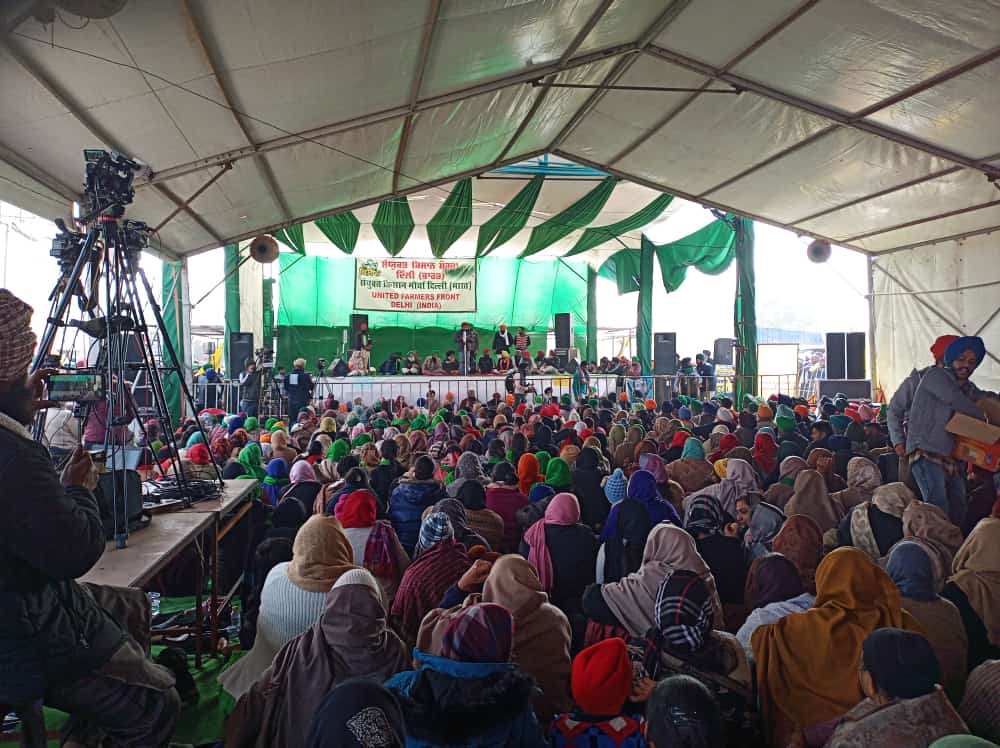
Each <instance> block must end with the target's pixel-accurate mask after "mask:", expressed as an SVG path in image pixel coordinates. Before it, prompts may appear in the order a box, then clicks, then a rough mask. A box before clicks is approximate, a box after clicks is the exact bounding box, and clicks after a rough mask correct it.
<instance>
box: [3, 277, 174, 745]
mask: <svg viewBox="0 0 1000 748" xmlns="http://www.w3.org/2000/svg"><path fill="white" fill-rule="evenodd" d="M31 312H32V310H31V307H30V306H28V305H27V304H25V303H24V302H23V301H21V300H20V299H18V298H17V297H16V296H14V295H13V294H11V293H10V292H9V291H7V290H6V289H0V610H3V611H4V615H3V616H0V703H3V704H6V705H12V706H17V707H25V708H27V707H30V706H31V705H32V704H35V703H37V702H38V701H43V702H44V703H45V705H47V706H50V707H53V708H56V709H60V710H62V711H64V712H67V713H69V715H70V723H69V726H68V729H67V732H68V733H69V736H70V740H71V741H78V742H80V743H83V744H86V745H90V744H91V740H90V738H92V737H94V736H93V732H94V731H97V732H99V733H103V734H104V735H106V736H107V737H109V738H110V739H111V741H112V742H113V743H114V744H115V745H148V746H162V745H166V743H167V741H168V740H169V739H170V735H171V733H172V732H173V727H174V723H175V722H176V720H177V714H178V712H179V710H180V698H179V697H178V695H177V692H176V691H175V690H174V687H173V686H174V678H173V676H172V675H171V674H170V672H169V671H167V670H166V669H165V668H162V667H160V666H158V665H154V664H153V663H152V662H151V661H150V660H148V659H147V658H146V657H145V656H144V654H143V651H142V649H141V648H140V647H139V645H138V644H137V643H136V641H135V640H134V639H132V638H131V637H130V636H129V635H128V634H127V633H126V632H125V631H124V630H123V627H122V626H121V625H119V623H118V622H117V621H115V619H114V618H112V617H111V615H110V614H109V613H108V612H107V611H106V610H104V609H103V608H102V607H100V606H99V605H98V603H97V602H96V600H95V599H94V597H93V596H92V595H91V594H90V593H89V592H88V591H87V590H85V589H84V588H83V587H82V586H81V585H79V584H78V583H77V582H75V581H74V580H75V579H76V578H77V577H80V576H82V575H84V574H86V573H87V572H88V571H89V570H90V568H91V567H92V566H93V565H94V564H95V563H96V562H97V560H98V559H99V558H100V557H101V554H102V553H103V552H104V525H103V523H102V522H101V515H100V510H99V508H98V504H97V499H96V498H95V497H94V494H93V493H92V490H93V488H94V487H95V486H96V485H97V472H96V470H95V468H94V463H93V462H92V461H91V458H90V455H89V454H88V453H87V452H84V451H83V449H82V448H80V447H78V448H77V449H76V451H75V452H74V453H73V455H72V456H71V457H70V460H69V463H68V464H67V466H66V468H65V469H64V470H63V473H62V476H61V480H60V476H57V475H56V473H55V471H54V470H53V468H52V461H51V459H50V458H49V455H48V453H47V452H46V450H45V447H43V446H42V445H41V444H38V443H37V442H35V441H34V440H33V439H32V438H31V434H30V432H29V431H28V430H27V428H26V426H27V425H28V424H30V423H31V422H32V420H33V418H34V411H35V409H36V408H37V407H38V406H39V403H38V401H37V398H38V396H39V394H40V393H39V389H40V386H41V381H42V378H41V377H40V376H38V375H32V376H31V377H28V376H27V371H28V366H29V364H30V363H31V356H32V352H33V351H34V348H35V336H34V334H33V333H32V332H31ZM42 742H43V743H44V738H43V740H42Z"/></svg>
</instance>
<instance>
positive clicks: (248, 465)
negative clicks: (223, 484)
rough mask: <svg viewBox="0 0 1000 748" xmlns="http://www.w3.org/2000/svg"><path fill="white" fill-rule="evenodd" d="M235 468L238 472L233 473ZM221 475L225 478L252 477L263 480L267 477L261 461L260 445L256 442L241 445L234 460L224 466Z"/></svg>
mask: <svg viewBox="0 0 1000 748" xmlns="http://www.w3.org/2000/svg"><path fill="white" fill-rule="evenodd" d="M237 469H238V470H239V472H238V473H237V474H234V472H235V471H236V470H237ZM222 477H223V478H226V479H229V478H253V479H254V480H258V481H263V480H264V478H266V477H267V471H266V470H265V469H264V464H263V462H262V456H261V452H260V445H259V444H258V443H257V442H250V443H249V444H247V445H246V446H245V447H243V449H241V450H240V454H239V457H238V458H237V460H236V462H234V463H231V464H230V466H229V467H228V468H226V470H225V472H224V473H223V476H222Z"/></svg>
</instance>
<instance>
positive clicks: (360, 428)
mask: <svg viewBox="0 0 1000 748" xmlns="http://www.w3.org/2000/svg"><path fill="white" fill-rule="evenodd" d="M363 433H365V425H364V424H363V423H356V424H355V425H354V428H353V429H351V441H354V440H355V439H357V438H358V437H359V436H361V435H362V434H363Z"/></svg>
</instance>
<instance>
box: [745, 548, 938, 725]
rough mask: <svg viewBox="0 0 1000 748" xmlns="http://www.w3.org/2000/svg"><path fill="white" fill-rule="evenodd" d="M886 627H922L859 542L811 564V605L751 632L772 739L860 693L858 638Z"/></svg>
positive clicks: (838, 709) (835, 711)
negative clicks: (813, 570)
mask: <svg viewBox="0 0 1000 748" xmlns="http://www.w3.org/2000/svg"><path fill="white" fill-rule="evenodd" d="M887 626H890V627H893V628H904V629H909V630H911V631H918V632H919V631H920V627H919V625H918V624H917V623H916V621H915V620H914V619H913V618H912V617H911V616H910V614H909V613H907V612H906V611H904V610H902V609H901V608H900V607H899V590H898V589H897V588H896V585H895V584H894V583H893V581H892V579H891V578H890V577H889V575H888V574H886V573H885V572H884V571H882V569H881V568H879V567H878V566H877V565H876V564H875V563H874V562H873V561H872V560H871V559H869V558H868V556H866V555H865V554H864V552H862V551H859V550H858V549H857V548H838V549H837V550H835V551H833V552H832V553H830V554H829V555H828V556H827V557H826V558H824V559H823V560H822V561H821V562H820V564H819V566H818V567H817V569H816V604H815V607H813V608H811V609H810V610H807V611H805V612H803V613H797V614H795V615H790V616H785V617H784V618H782V619H781V620H780V621H778V622H777V623H772V624H766V625H764V626H759V627H758V628H757V629H756V630H755V631H754V632H753V635H752V636H751V639H750V641H751V644H752V646H753V654H754V658H755V659H756V661H757V687H758V691H759V693H760V704H761V713H762V716H763V718H764V724H765V726H766V727H767V729H768V731H769V732H770V733H772V738H771V744H772V745H778V744H780V745H785V743H784V742H782V741H783V740H784V738H787V737H788V736H787V735H782V734H780V733H782V732H787V731H789V730H790V729H794V728H795V727H808V726H810V725H814V724H816V723H819V722H826V721H828V720H831V719H834V718H837V717H840V716H841V715H843V714H844V713H845V712H847V711H848V710H849V709H851V708H852V707H854V706H855V705H856V704H857V703H858V702H859V701H861V700H862V699H863V698H864V694H863V693H862V692H861V686H860V685H859V683H858V664H859V662H860V661H861V645H862V643H863V642H864V640H865V637H866V636H868V634H870V633H871V632H872V631H874V630H875V629H879V628H884V627H887ZM776 728H777V730H776ZM775 732H777V733H779V734H773V733H775Z"/></svg>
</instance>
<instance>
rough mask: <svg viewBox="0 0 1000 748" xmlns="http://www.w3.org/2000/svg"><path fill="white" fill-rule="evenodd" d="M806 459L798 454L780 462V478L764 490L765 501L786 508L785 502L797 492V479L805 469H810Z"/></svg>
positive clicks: (779, 507)
mask: <svg viewBox="0 0 1000 748" xmlns="http://www.w3.org/2000/svg"><path fill="white" fill-rule="evenodd" d="M808 469H809V466H808V465H807V464H806V461H805V460H803V459H802V458H801V457H799V456H798V455H790V456H788V457H786V458H785V459H783V460H782V461H781V462H780V463H779V464H778V480H777V482H775V483H772V484H771V485H770V486H769V487H768V489H767V491H765V492H764V501H766V502H767V503H768V504H771V505H773V506H776V507H778V509H784V508H785V504H787V503H788V500H789V499H790V498H792V494H793V493H795V489H794V485H795V479H796V478H797V477H798V475H799V473H801V472H802V471H803V470H808Z"/></svg>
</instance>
